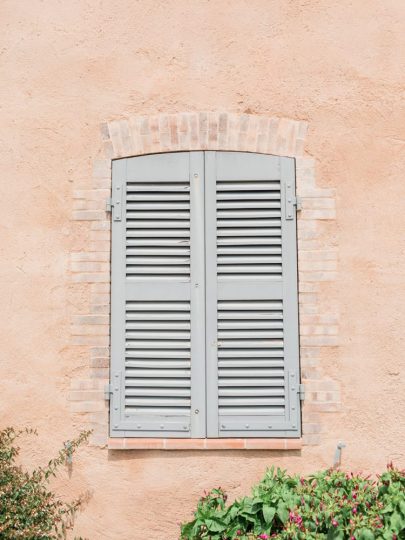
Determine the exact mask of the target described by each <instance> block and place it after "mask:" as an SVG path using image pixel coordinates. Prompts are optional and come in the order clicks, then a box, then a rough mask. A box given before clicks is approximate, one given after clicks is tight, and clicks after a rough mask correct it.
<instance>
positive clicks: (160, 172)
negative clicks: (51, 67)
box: [110, 152, 205, 437]
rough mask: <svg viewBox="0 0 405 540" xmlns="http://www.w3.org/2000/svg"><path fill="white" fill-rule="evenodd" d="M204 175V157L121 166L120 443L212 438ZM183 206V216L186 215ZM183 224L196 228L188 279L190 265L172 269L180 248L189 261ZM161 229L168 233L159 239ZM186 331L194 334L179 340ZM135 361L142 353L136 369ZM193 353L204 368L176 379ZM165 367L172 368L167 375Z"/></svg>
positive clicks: (115, 407)
mask: <svg viewBox="0 0 405 540" xmlns="http://www.w3.org/2000/svg"><path fill="white" fill-rule="evenodd" d="M203 167H204V161H203V153H202V152H194V153H192V154H191V153H189V152H182V153H175V154H155V155H149V156H140V157H136V158H128V159H122V160H117V161H114V162H113V179H112V190H113V194H115V193H116V192H117V190H118V191H119V190H121V193H123V196H122V219H121V220H120V221H119V220H116V219H114V213H113V216H112V264H111V273H112V278H111V281H112V286H111V297H112V298H111V383H112V399H111V403H110V407H111V414H110V419H111V428H110V433H111V436H112V437H203V436H204V435H205V385H204V381H205V362H204V355H205V351H204V343H205V332H204V323H202V324H201V321H204V320H205V311H204V296H205V291H204V265H203V264H202V263H201V261H202V260H203V257H204V227H203V220H204V205H203V203H201V202H200V201H201V200H202V201H203V192H204V186H203V182H204V170H203ZM195 175H196V176H195ZM184 183H188V186H189V189H184V193H189V199H188V197H185V196H184V195H181V196H179V197H177V198H178V199H179V200H181V201H183V202H180V203H176V202H173V201H175V200H176V196H175V194H176V193H182V189H183V184H184ZM130 186H131V187H130ZM179 186H180V187H179ZM185 187H186V186H185ZM169 192H170V193H169ZM171 192H173V193H174V195H173V193H171ZM168 193H169V195H170V196H168ZM187 200H189V204H190V207H189V208H190V210H189V218H187V214H186V211H187V208H188V204H187ZM128 201H129V203H128V204H127V202H128ZM179 206H180V207H181V209H180V210H177V208H178V207H179ZM145 208H146V211H145ZM183 209H184V210H183ZM139 216H141V217H139ZM178 216H182V217H179V218H178ZM185 216H186V217H185ZM177 218H178V219H182V220H183V222H182V223H181V227H182V231H183V232H184V231H185V230H186V229H184V226H188V225H187V223H188V221H187V220H188V219H189V230H190V242H189V243H190V248H189V252H190V255H189V258H190V263H189V274H184V272H188V270H187V266H184V257H183V259H182V262H181V264H182V265H183V266H179V267H176V266H175V265H173V264H172V261H173V260H177V259H178V257H177V255H176V256H172V255H171V254H170V253H173V250H174V251H176V250H178V248H177V247H173V246H177V245H178V246H180V248H179V251H180V252H185V251H184V247H183V248H181V246H182V245H183V246H184V245H187V243H185V242H186V239H185V240H182V237H179V238H178V234H177V233H178V229H177V228H176V229H173V228H172V226H173V227H177V226H178V223H176V222H175V220H176V219H177ZM155 223H156V224H158V226H159V227H160V228H159V229H156V234H154V231H153V227H154V224H155ZM184 223H185V224H186V225H184ZM139 224H141V226H138V225H139ZM151 224H152V225H151ZM130 227H131V228H130ZM129 228H130V229H129ZM145 231H146V232H145ZM170 231H172V232H170ZM173 231H174V234H175V237H173ZM169 234H170V235H171V236H168V235H169ZM182 236H183V237H184V235H182ZM127 244H128V245H127ZM164 246H167V247H166V248H165V247H164ZM170 250H172V251H170ZM151 253H152V255H151ZM160 253H161V254H162V255H160ZM156 254H157V257H155V255H156ZM145 261H146V263H145ZM162 261H163V262H162ZM165 263H167V266H166V265H165ZM148 264H149V265H150V264H152V265H155V266H152V267H151V266H148ZM142 265H144V266H142ZM151 270H152V272H153V273H152V274H151ZM177 273H178V274H179V275H177ZM196 285H198V286H197V287H196ZM139 306H141V307H139ZM145 306H146V307H145ZM177 306H180V307H177ZM187 306H188V307H187ZM173 309H180V310H181V311H180V312H178V313H180V315H179V317H180V318H181V319H183V322H182V321H178V320H177V318H178V317H177V318H176V317H175V316H174V315H175V312H173V311H172V310H173ZM133 310H135V311H133ZM138 310H140V311H139V313H140V314H141V315H140V316H138ZM142 310H143V311H142ZM145 310H146V311H145ZM167 310H169V311H167ZM184 310H186V311H184ZM165 311H166V312H167V314H166V315H165ZM173 313H174V315H173ZM187 313H189V316H187ZM142 314H146V315H145V316H146V319H145V320H141V318H140V317H141V316H142ZM170 314H172V316H171V315H170ZM130 317H132V319H131V320H130ZM187 317H188V318H187ZM154 320H159V324H155V326H154V324H153V321H154ZM176 320H177V322H176ZM187 321H189V323H188V322H187ZM198 321H200V322H199V323H198ZM196 323H197V324H196ZM188 325H189V330H187V326H188ZM179 327H181V328H184V330H178V329H177V328H179ZM188 333H190V337H189V341H188V338H187V336H188ZM167 340H169V341H167ZM184 340H186V341H184ZM126 343H127V345H126ZM128 347H129V348H130V349H128ZM133 347H135V349H133ZM173 347H174V348H173ZM179 347H180V348H179ZM184 347H186V348H184ZM188 350H189V352H187V351H188ZM128 351H132V352H135V357H134V358H133V359H132V360H131V359H130V356H128V355H129V354H130V353H129V352H128ZM182 351H184V353H182ZM191 352H192V354H193V358H194V359H195V361H194V362H193V363H191V362H190V359H188V365H189V367H188V368H187V369H186V371H184V369H183V368H181V373H183V375H176V376H175V375H173V373H177V374H178V373H180V372H179V371H178V370H177V371H176V366H177V367H179V366H181V365H187V360H186V359H187V358H189V357H190V356H191ZM179 355H180V356H179ZM148 357H149V358H151V360H148ZM137 358H138V359H137ZM159 358H160V359H161V360H158V359H159ZM181 358H184V360H182V359H181ZM148 362H149V363H150V364H149V367H148ZM165 363H166V364H167V363H169V367H168V368H167V369H166V368H165V367H164V366H165ZM152 364H153V365H152ZM131 366H135V367H131ZM142 366H143V367H142ZM170 366H171V367H170ZM131 369H132V371H131ZM187 370H189V371H187ZM187 373H189V375H187ZM137 374H138V375H137ZM133 377H135V378H133ZM156 377H158V378H157V379H156ZM165 377H169V379H166V378H165ZM173 377H175V379H173ZM178 377H180V379H178ZM182 377H183V378H182ZM184 377H186V378H184ZM201 379H202V380H201ZM173 381H174V382H173ZM187 381H188V382H187ZM201 383H203V384H201ZM128 385H129V386H128ZM131 385H132V386H131ZM142 385H143V386H142ZM188 385H189V391H188V390H187V388H188ZM173 386H174V387H173ZM128 388H129V389H128ZM188 394H190V395H189V398H187V397H186V396H187V395H188ZM181 396H185V397H184V398H182V397H181ZM171 403H174V405H170V404H171ZM179 403H180V404H183V405H178V404H179ZM187 403H188V405H187ZM148 404H151V405H148ZM176 404H177V405H176ZM175 406H176V407H183V406H184V415H183V414H182V413H181V412H179V413H177V412H175V416H173V413H172V412H168V413H165V410H166V409H165V407H168V408H169V409H170V410H171V411H174V409H173V407H175ZM169 409H168V410H169ZM176 410H177V409H176ZM179 410H180V411H181V410H183V409H179ZM196 410H198V413H197V414H196V413H195V411H196ZM145 411H146V412H145ZM153 411H158V412H157V413H154V412H153ZM177 415H179V416H177Z"/></svg>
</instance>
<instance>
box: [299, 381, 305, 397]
mask: <svg viewBox="0 0 405 540" xmlns="http://www.w3.org/2000/svg"><path fill="white" fill-rule="evenodd" d="M298 395H299V398H300V401H304V400H305V386H304V385H303V384H300V385H299V386H298Z"/></svg>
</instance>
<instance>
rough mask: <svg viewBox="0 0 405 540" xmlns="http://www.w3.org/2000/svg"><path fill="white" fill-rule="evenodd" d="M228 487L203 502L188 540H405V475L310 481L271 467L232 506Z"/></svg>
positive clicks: (327, 475)
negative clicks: (271, 539)
mask: <svg viewBox="0 0 405 540" xmlns="http://www.w3.org/2000/svg"><path fill="white" fill-rule="evenodd" d="M226 498H227V497H226V495H225V493H224V491H223V490H222V489H220V488H219V489H213V490H212V491H211V492H210V493H208V495H206V496H205V497H203V498H201V499H200V501H199V503H198V506H197V510H196V511H195V513H194V516H195V519H194V520H193V521H191V522H190V523H186V524H184V525H182V527H181V539H182V540H197V539H207V540H208V539H209V540H225V539H226V540H234V539H236V540H256V539H259V540H265V539H270V538H276V539H279V540H287V539H288V540H301V539H305V540H318V539H319V540H321V539H325V540H343V539H349V540H400V539H405V471H400V470H398V469H395V468H394V467H393V466H392V465H389V466H388V468H387V471H386V472H384V473H383V474H382V475H381V476H378V477H377V479H376V480H373V479H371V478H370V477H365V476H363V475H361V474H353V473H351V474H346V473H344V472H342V471H337V470H327V471H322V472H319V473H317V474H314V475H312V476H309V477H308V478H300V477H299V476H289V475H287V474H286V472H285V471H282V470H280V469H277V470H276V471H275V470H274V468H271V469H270V470H268V471H267V472H266V475H265V477H264V478H263V480H262V481H261V482H260V483H259V484H258V485H257V486H255V487H254V488H253V490H252V496H251V497H245V498H243V499H241V500H236V501H235V502H234V503H233V504H231V505H229V506H227V505H226Z"/></svg>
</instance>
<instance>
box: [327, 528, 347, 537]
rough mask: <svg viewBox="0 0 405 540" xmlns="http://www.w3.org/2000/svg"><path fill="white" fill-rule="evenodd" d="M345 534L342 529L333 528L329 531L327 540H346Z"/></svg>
mask: <svg viewBox="0 0 405 540" xmlns="http://www.w3.org/2000/svg"><path fill="white" fill-rule="evenodd" d="M344 537H345V536H344V533H343V531H342V530H341V529H337V528H336V527H331V528H330V529H329V531H328V536H327V540H344Z"/></svg>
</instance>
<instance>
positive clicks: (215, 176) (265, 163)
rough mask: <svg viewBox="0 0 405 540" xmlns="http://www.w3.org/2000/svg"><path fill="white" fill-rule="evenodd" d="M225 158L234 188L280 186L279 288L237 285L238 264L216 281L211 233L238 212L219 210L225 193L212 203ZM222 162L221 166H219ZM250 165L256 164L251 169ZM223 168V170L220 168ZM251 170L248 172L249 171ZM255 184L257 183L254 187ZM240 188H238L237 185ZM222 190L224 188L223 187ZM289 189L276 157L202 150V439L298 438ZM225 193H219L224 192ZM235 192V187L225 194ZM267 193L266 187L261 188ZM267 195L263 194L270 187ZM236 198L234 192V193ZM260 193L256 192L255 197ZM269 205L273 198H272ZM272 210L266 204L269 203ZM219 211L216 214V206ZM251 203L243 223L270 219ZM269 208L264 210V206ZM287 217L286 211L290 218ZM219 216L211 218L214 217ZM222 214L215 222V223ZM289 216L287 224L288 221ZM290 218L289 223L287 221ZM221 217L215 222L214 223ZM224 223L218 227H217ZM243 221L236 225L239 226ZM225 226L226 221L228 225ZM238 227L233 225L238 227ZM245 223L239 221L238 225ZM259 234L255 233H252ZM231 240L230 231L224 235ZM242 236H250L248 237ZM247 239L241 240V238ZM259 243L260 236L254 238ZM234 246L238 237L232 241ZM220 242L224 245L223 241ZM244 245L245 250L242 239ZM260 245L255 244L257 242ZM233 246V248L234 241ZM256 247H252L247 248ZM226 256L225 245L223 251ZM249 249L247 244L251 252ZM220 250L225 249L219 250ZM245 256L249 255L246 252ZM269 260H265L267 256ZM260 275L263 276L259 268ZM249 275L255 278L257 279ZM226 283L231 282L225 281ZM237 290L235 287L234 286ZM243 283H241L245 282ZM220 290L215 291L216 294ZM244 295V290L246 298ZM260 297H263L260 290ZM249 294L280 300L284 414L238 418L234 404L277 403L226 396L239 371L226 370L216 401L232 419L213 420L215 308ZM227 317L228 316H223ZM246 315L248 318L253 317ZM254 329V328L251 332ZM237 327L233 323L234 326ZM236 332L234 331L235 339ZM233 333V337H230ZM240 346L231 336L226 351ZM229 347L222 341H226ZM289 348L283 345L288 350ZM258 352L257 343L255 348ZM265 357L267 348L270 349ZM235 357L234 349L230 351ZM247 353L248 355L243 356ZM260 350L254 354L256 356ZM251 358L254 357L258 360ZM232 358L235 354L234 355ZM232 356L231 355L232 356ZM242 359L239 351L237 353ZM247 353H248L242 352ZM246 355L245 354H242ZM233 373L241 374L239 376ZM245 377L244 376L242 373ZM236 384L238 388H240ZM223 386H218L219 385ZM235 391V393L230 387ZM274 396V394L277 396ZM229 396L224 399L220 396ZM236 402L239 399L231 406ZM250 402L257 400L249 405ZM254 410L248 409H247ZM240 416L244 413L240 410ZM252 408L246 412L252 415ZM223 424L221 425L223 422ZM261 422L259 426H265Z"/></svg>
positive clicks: (289, 175)
mask: <svg viewBox="0 0 405 540" xmlns="http://www.w3.org/2000/svg"><path fill="white" fill-rule="evenodd" d="M227 160H229V163H230V164H232V165H231V166H230V169H231V170H233V171H234V173H235V174H236V176H235V178H234V180H235V182H234V184H236V186H237V189H238V190H240V189H243V190H246V193H248V190H249V184H248V182H252V186H253V185H254V184H257V185H258V186H259V187H258V188H257V189H259V190H260V182H259V181H262V182H263V181H267V180H268V181H275V180H279V181H280V188H279V189H280V199H281V200H280V210H281V248H282V249H281V257H282V268H283V274H282V279H281V281H280V282H279V283H277V282H276V281H274V282H271V281H267V282H266V280H264V281H263V280H261V279H257V280H256V281H257V284H256V285H255V284H254V282H255V279H251V280H250V283H249V285H247V284H245V285H244V283H243V281H241V280H239V276H238V274H237V273H236V274H235V273H234V272H235V268H236V270H237V271H239V268H238V265H236V267H235V268H234V269H231V272H233V274H231V276H229V274H228V273H227V271H228V268H226V270H225V273H223V274H222V279H224V277H225V279H226V278H228V277H230V278H231V279H230V280H229V281H228V282H226V281H223V282H222V283H221V279H220V277H219V275H218V270H220V271H222V269H221V268H220V264H221V263H220V262H218V259H219V257H218V255H217V235H219V239H220V238H221V236H220V235H221V234H222V232H221V233H220V232H219V231H220V230H221V231H223V230H224V229H223V227H224V226H225V225H224V224H225V223H226V221H227V218H228V216H230V218H232V223H235V224H236V223H237V220H238V214H237V213H234V211H233V210H231V211H229V212H228V213H227V212H226V211H225V213H224V211H223V210H221V209H222V208H226V204H225V203H224V202H223V201H226V200H227V197H226V192H227V191H229V190H228V187H225V188H223V187H221V189H220V190H219V195H218V198H219V200H220V201H221V204H220V205H218V203H217V193H216V191H217V186H220V184H221V185H222V186H223V185H224V181H229V182H232V179H231V177H232V173H231V177H227V170H226V167H225V169H224V168H223V165H224V163H226V161H227ZM221 163H222V165H221ZM255 164H256V165H257V166H255ZM221 167H222V169H221ZM252 169H254V171H253V170H252ZM243 179H244V180H247V181H248V182H246V183H243V182H241V181H242V180H243ZM255 180H256V181H258V182H256V183H255ZM238 182H239V184H238ZM226 186H227V184H226ZM287 186H289V190H292V192H293V193H295V163H294V160H293V159H292V158H278V157H276V156H266V155H263V154H248V153H231V152H219V153H217V152H206V258H207V262H206V265H207V266H206V267H207V304H206V313H207V322H206V334H207V346H206V347H207V349H206V350H207V436H208V437H298V436H300V411H299V406H300V402H299V347H298V297H297V242H296V212H295V207H294V206H293V211H292V216H289V215H287V214H286V203H287V202H288V200H287V199H286V196H285V195H286V191H285V190H286V188H287ZM223 189H225V192H224V191H223ZM232 189H236V188H231V190H232ZM266 189H267V188H266ZM269 189H270V188H269ZM238 193H239V191H238ZM238 193H237V192H236V191H234V192H233V194H232V199H230V198H229V197H228V200H235V199H236V198H237V197H238ZM258 193H260V191H259V192H258ZM250 197H251V199H252V200H259V199H260V200H262V199H263V198H264V195H263V196H262V195H261V196H260V197H259V196H256V195H255V192H252V194H251V195H250ZM271 199H272V200H273V199H274V198H273V197H271ZM233 206H234V205H233V203H231V204H228V207H229V208H232V207H233ZM246 206H247V205H246ZM272 206H273V205H272ZM217 207H218V208H217ZM251 207H252V205H251V204H250V205H249V207H247V211H246V212H245V214H240V215H239V219H240V216H241V215H243V218H244V219H246V218H247V217H249V218H251V219H252V220H253V219H257V216H259V217H260V216H266V215H268V216H270V218H271V216H272V212H270V213H268V212H265V211H263V210H260V208H263V205H262V203H260V204H258V205H257V208H259V210H256V211H255V210H254V209H253V210H252V211H251V210H250V209H251ZM269 207H270V205H269ZM289 213H290V212H289ZM217 215H218V218H217ZM221 216H222V217H221ZM287 218H288V219H287ZM291 218H292V219H291ZM217 219H218V222H220V224H221V225H222V227H221V229H218V231H217ZM221 219H222V222H221ZM224 220H225V221H224ZM242 221H243V220H242ZM228 223H229V219H228ZM239 223H240V222H239ZM243 223H245V221H243ZM240 230H241V229H240V228H239V229H238V235H239V234H240ZM259 232H261V231H259ZM229 234H230V235H232V232H231V233H229ZM247 234H248V235H249V231H247ZM247 237H248V236H247ZM259 238H260V237H259ZM239 240H240V237H239ZM222 241H223V240H222ZM242 242H243V243H244V244H246V245H247V244H248V242H245V241H244V239H243V238H242ZM260 242H261V240H259V241H258V242H257V243H258V244H260ZM237 243H238V242H237ZM253 243H256V242H253ZM230 249H231V252H232V249H233V248H232V247H231V248H230ZM250 249H251V248H250V247H249V246H248V247H246V248H243V247H242V248H240V249H239V251H240V252H241V253H243V252H244V250H245V251H246V250H248V252H249V250H250ZM254 249H255V247H254V246H253V252H254ZM219 250H220V245H219V244H218V252H219ZM224 252H226V251H224ZM250 252H251V251H250ZM270 259H271V258H270ZM239 266H240V272H243V271H244V270H243V268H246V269H247V270H245V271H246V272H250V275H247V276H246V279H247V280H249V277H252V276H253V275H254V273H255V272H257V271H258V272H260V271H262V270H261V268H260V266H259V267H255V266H253V265H250V266H249V265H247V266H243V265H242V264H241V265H239ZM266 271H267V270H266ZM256 277H258V278H261V277H262V276H261V275H259V274H258V275H257V276H256ZM232 280H235V281H234V282H233V283H232ZM235 283H236V284H239V286H238V285H235ZM246 283H248V282H247V281H246ZM260 290H262V296H260V293H259V291H260ZM219 291H220V292H219ZM249 291H250V292H249ZM264 291H266V292H264ZM249 294H250V295H251V297H250V299H251V300H252V302H255V300H257V299H259V298H261V297H262V298H266V299H269V300H271V298H275V299H276V298H277V297H280V299H281V301H282V302H283V321H284V325H283V331H284V333H285V334H284V348H283V367H284V385H285V391H284V398H285V401H284V413H283V415H282V417H280V416H277V415H275V416H274V417H273V418H272V417H271V416H266V415H260V414H257V415H255V414H254V412H252V414H250V415H248V416H246V415H243V414H242V413H240V414H239V415H238V413H237V410H238V409H237V404H238V403H239V402H240V403H241V404H242V403H248V404H249V405H251V404H252V403H253V404H254V403H259V402H260V401H261V400H262V401H264V402H270V403H273V402H275V403H277V399H275V400H273V401H272V399H271V396H270V392H269V395H267V398H265V397H263V398H261V397H256V398H255V397H253V396H254V389H253V390H252V389H251V388H250V387H249V386H245V387H241V386H238V387H237V388H236V390H237V392H236V394H239V396H242V395H244V396H245V398H244V400H243V399H241V398H240V397H239V398H238V397H236V398H235V397H232V388H230V392H228V390H227V386H226V385H227V384H233V383H232V381H235V380H238V385H239V382H240V379H235V378H234V377H235V375H236V374H237V373H238V370H233V371H235V374H232V373H233V371H232V370H231V371H230V370H229V369H228V370H225V372H224V373H231V375H229V376H230V377H231V378H230V379H221V394H222V395H223V396H225V398H222V401H223V402H224V403H226V404H232V403H233V404H235V408H234V409H233V411H234V414H233V415H231V416H224V415H222V416H221V414H220V410H221V406H220V405H219V400H220V398H219V393H220V386H219V378H218V373H219V371H218V365H219V364H220V363H221V362H222V365H224V366H228V365H229V364H227V363H226V358H225V362H224V360H222V361H221V360H220V357H219V356H218V354H222V357H223V356H224V354H225V355H227V353H226V351H225V353H224V352H222V353H220V352H218V351H221V349H218V341H219V339H218V330H217V328H218V321H219V315H218V313H219V311H218V310H219V309H220V306H221V301H222V302H223V301H226V300H229V301H231V302H232V301H233V302H234V303H235V302H236V304H235V305H237V302H238V300H243V298H246V300H245V301H248V300H249ZM226 313H228V315H226V317H228V316H229V312H226ZM246 313H249V316H253V317H255V316H257V314H256V313H255V312H254V311H253V312H252V311H251V310H249V311H248V312H246ZM252 314H253V315H252ZM237 316H238V317H239V316H240V317H242V316H243V311H242V312H241V313H238V314H237ZM266 316H267V317H271V316H272V315H271V312H268V313H266ZM246 325H247V326H250V327H252V325H254V319H253V320H249V319H247V320H246ZM227 326H228V327H231V328H232V324H231V325H230V324H229V321H227V322H225V324H224V328H226V327H227ZM253 327H254V326H253ZM239 329H240V325H239ZM220 332H221V335H223V336H227V335H231V336H232V335H233V334H232V332H231V334H229V330H225V331H221V330H220ZM241 332H242V329H240V332H239V333H240V335H242V334H241ZM256 334H257V335H256V337H258V336H260V335H261V334H260V332H259V333H257V332H256ZM235 335H237V334H235ZM241 339H242V341H236V340H233V338H231V340H230V343H231V345H229V346H234V344H238V345H240V346H242V347H243V346H246V345H245V344H244V342H243V338H241ZM228 341H229V340H228ZM287 342H288V344H287ZM258 343H259V345H258V346H260V341H259V342H258ZM270 351H271V350H270ZM236 352H237V351H236ZM250 352H252V351H250ZM258 352H260V351H258ZM258 352H256V354H258ZM253 353H254V351H253ZM232 354H235V349H234V350H233V352H232ZM232 354H231V356H232ZM241 354H242V357H243V356H244V354H243V349H241ZM249 354H250V353H249ZM245 356H246V354H245ZM232 362H233V363H234V364H236V365H240V363H238V361H237V360H233V361H232ZM259 364H260V360H258V361H257V365H259ZM239 372H240V370H239ZM246 374H247V372H246ZM249 382H250V381H248V380H246V384H249ZM242 384H243V383H242ZM224 385H225V386H224ZM234 390H235V389H234ZM276 393H277V392H276ZM262 394H263V393H262V392H261V391H260V390H258V392H257V395H258V396H261V395H262ZM249 395H252V398H249ZM226 396H231V398H229V397H226ZM238 400H239V401H238ZM255 400H256V401H255ZM253 407H254V405H253ZM223 410H229V409H227V408H226V407H225V408H224V407H223ZM241 410H243V407H242V409H241ZM251 410H252V409H249V411H251ZM224 418H225V419H226V421H222V420H223V419H224ZM264 424H266V426H264Z"/></svg>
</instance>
